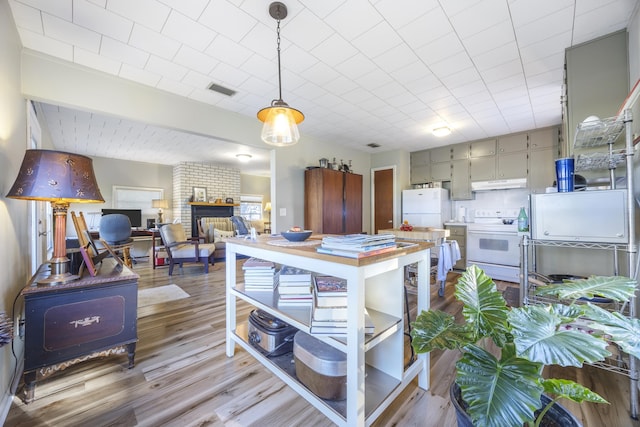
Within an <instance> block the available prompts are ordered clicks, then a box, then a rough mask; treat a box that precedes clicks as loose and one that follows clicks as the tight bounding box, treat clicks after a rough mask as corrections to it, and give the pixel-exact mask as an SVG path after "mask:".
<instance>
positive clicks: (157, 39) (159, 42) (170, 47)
mask: <svg viewBox="0 0 640 427" xmlns="http://www.w3.org/2000/svg"><path fill="white" fill-rule="evenodd" d="M130 44H131V45H132V46H134V47H137V48H138V49H141V50H144V51H146V52H149V53H152V54H154V55H158V56H160V57H161V58H165V59H171V58H173V57H174V56H175V55H176V53H177V52H178V49H179V48H180V43H179V42H177V41H175V40H173V39H171V38H169V37H166V36H163V35H162V34H160V33H156V32H155V31H151V30H149V29H148V28H146V27H143V26H142V25H139V24H135V25H134V26H133V32H132V33H131V41H130Z"/></svg>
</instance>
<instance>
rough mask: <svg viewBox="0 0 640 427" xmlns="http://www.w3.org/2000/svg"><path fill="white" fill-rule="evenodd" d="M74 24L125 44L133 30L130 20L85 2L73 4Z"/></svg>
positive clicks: (77, 1) (81, 0)
mask: <svg viewBox="0 0 640 427" xmlns="http://www.w3.org/2000/svg"><path fill="white" fill-rule="evenodd" d="M73 23H74V24H76V25H79V26H81V27H84V28H89V29H92V30H93V31H97V32H98V33H101V34H104V35H106V36H108V37H111V38H114V39H116V40H120V41H121V42H125V43H126V42H127V41H128V40H129V36H130V35H131V29H132V28H133V21H131V20H130V19H126V18H123V17H122V16H120V15H118V14H116V13H113V12H111V11H108V10H105V9H104V8H102V7H100V6H96V5H95V4H93V3H90V2H88V1H84V0H74V2H73Z"/></svg>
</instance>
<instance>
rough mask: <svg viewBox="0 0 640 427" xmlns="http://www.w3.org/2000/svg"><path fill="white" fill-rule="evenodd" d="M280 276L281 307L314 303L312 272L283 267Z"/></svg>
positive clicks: (279, 294) (279, 302)
mask: <svg viewBox="0 0 640 427" xmlns="http://www.w3.org/2000/svg"><path fill="white" fill-rule="evenodd" d="M278 275H279V278H278V306H279V307H282V306H292V305H307V306H308V305H310V304H311V303H313V292H312V290H311V289H312V288H311V272H309V271H307V270H303V269H301V268H296V267H289V266H287V265H283V266H282V267H280V272H279V273H278Z"/></svg>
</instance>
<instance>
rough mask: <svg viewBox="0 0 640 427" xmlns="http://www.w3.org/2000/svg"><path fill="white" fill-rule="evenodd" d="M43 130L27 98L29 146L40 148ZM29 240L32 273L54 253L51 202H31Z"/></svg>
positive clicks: (29, 147) (30, 147)
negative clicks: (50, 219)
mask: <svg viewBox="0 0 640 427" xmlns="http://www.w3.org/2000/svg"><path fill="white" fill-rule="evenodd" d="M41 135H42V133H41V130H40V123H39V122H38V117H37V115H36V111H35V108H34V106H33V103H32V102H31V101H29V100H27V148H28V149H38V148H40V146H41V140H42V138H41ZM29 204H30V208H29V224H30V227H29V234H30V236H29V241H30V247H31V251H30V252H31V273H35V272H36V270H37V269H38V267H40V265H42V263H44V262H45V261H46V260H48V259H49V258H51V256H52V254H53V230H52V226H51V221H49V218H51V217H52V215H53V212H52V209H51V203H49V202H35V201H31V202H29Z"/></svg>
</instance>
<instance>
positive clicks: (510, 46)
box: [473, 42, 520, 72]
mask: <svg viewBox="0 0 640 427" xmlns="http://www.w3.org/2000/svg"><path fill="white" fill-rule="evenodd" d="M514 60H520V53H519V51H518V45H517V44H516V43H515V42H510V43H507V44H504V45H502V46H500V47H497V48H495V49H491V50H489V51H487V52H484V53H481V54H479V55H475V56H473V63H474V64H475V66H476V68H477V69H478V71H479V72H482V71H483V70H487V69H489V68H495V67H496V66H497V67H500V66H501V65H502V64H504V63H510V62H511V61H514Z"/></svg>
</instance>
